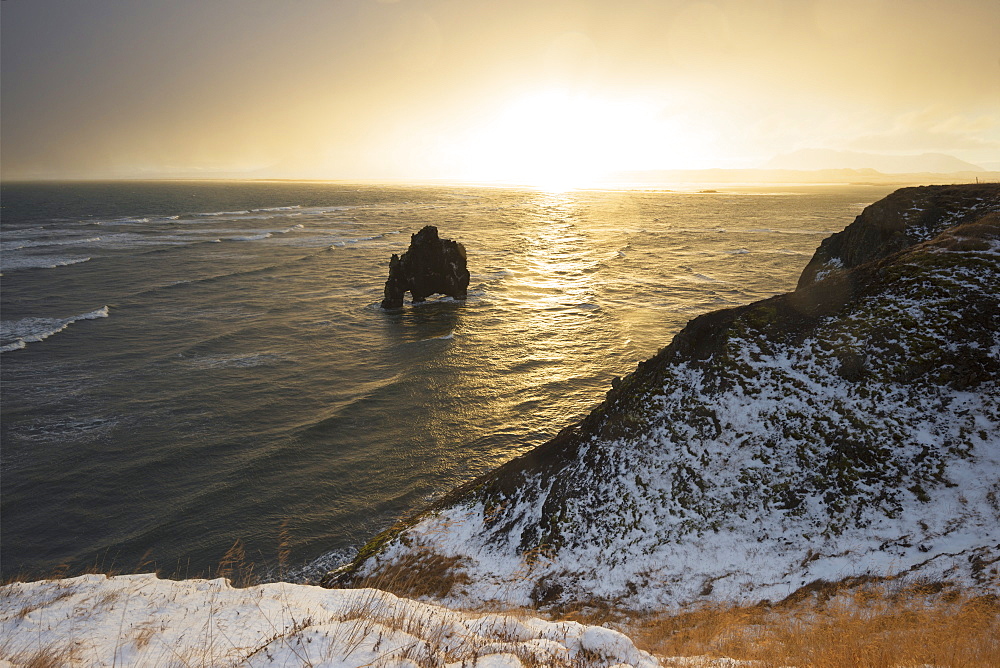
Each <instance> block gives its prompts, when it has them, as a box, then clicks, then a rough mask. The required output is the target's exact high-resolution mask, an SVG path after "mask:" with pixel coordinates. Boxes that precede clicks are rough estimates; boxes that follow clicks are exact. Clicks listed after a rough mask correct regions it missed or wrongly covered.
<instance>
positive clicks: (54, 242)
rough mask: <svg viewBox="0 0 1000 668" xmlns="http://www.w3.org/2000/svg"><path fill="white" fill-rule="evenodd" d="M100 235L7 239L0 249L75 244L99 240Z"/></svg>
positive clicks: (0, 245) (0, 244)
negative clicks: (47, 238) (68, 237)
mask: <svg viewBox="0 0 1000 668" xmlns="http://www.w3.org/2000/svg"><path fill="white" fill-rule="evenodd" d="M100 240H101V238H100V237H90V238H89V239H53V240H46V241H31V240H29V241H8V242H7V243H0V250H4V251H8V250H21V249H22V248H39V247H43V246H76V245H80V244H89V243H93V242H95V241H100Z"/></svg>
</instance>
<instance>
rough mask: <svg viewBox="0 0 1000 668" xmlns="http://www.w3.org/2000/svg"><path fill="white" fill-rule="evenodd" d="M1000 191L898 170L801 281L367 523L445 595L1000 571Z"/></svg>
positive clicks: (624, 592) (671, 595)
mask: <svg viewBox="0 0 1000 668" xmlns="http://www.w3.org/2000/svg"><path fill="white" fill-rule="evenodd" d="M998 383H1000V186H998V185H982V186H971V185H970V186H947V187H924V188H907V189H903V190H900V191H897V192H896V193H894V194H892V195H890V196H889V197H887V198H886V199H884V200H882V201H880V202H878V203H876V204H873V205H872V206H870V207H868V208H867V209H865V211H864V213H862V214H861V216H859V217H858V219H857V220H856V221H855V222H854V223H853V224H852V225H850V226H849V227H848V228H847V229H845V230H844V231H843V232H841V233H840V234H837V235H834V236H832V237H830V238H829V239H827V240H826V241H824V242H823V244H822V246H821V247H820V249H819V250H818V251H817V252H816V255H815V256H814V258H813V259H812V261H811V262H810V263H809V265H808V266H807V268H806V270H805V271H804V272H803V276H802V279H801V281H800V283H799V287H798V288H797V290H796V291H795V292H793V293H790V294H786V295H781V296H778V297H774V298H772V299H768V300H764V301H761V302H757V303H754V304H750V305H747V306H743V307H739V308H735V309H728V310H724V311H717V312H714V313H709V314H706V315H703V316H701V317H699V318H696V319H695V320H693V321H691V322H690V323H689V324H688V326H687V327H686V328H685V329H684V330H682V331H681V332H680V333H679V334H678V335H677V336H676V337H675V338H674V340H673V342H672V343H671V344H670V345H669V346H667V347H666V348H664V349H663V350H661V351H660V352H659V353H658V354H657V355H656V356H654V357H653V358H651V359H649V360H647V361H645V362H643V363H641V364H639V366H638V368H637V369H636V370H635V372H633V373H632V374H630V375H628V376H627V377H625V378H624V379H622V380H620V381H617V382H616V383H615V386H614V388H613V389H612V390H611V391H610V392H608V395H607V398H606V399H605V401H604V402H603V403H602V404H601V405H600V406H598V407H597V408H596V409H595V410H594V411H593V412H592V413H591V414H590V415H589V416H588V417H587V418H586V419H585V420H583V421H582V422H580V423H579V424H575V425H571V426H569V427H567V428H566V429H564V430H563V431H562V432H561V433H560V434H559V435H558V436H556V437H555V438H554V439H553V440H551V441H550V442H548V443H546V444H544V445H542V446H540V447H539V448H537V449H535V450H533V451H531V452H529V453H528V454H526V455H524V456H522V457H519V458H517V459H515V460H513V461H511V462H509V463H507V464H506V465H504V466H503V467H500V468H499V469H497V470H496V471H494V472H492V473H490V474H488V475H486V476H484V477H482V478H480V479H477V480H475V481H473V482H471V483H469V484H467V485H465V486H463V487H461V488H459V489H457V490H455V491H454V492H452V493H451V494H449V495H448V496H447V497H446V498H445V499H444V500H443V501H442V502H440V503H439V504H437V505H436V506H435V507H434V508H432V509H429V510H428V511H426V512H424V513H422V514H420V515H419V516H417V517H415V518H413V519H412V520H410V521H408V522H405V523H402V524H400V525H399V526H397V527H394V528H393V529H391V530H389V531H387V532H385V533H384V534H382V535H380V536H379V537H377V538H376V539H375V540H374V541H372V543H370V544H369V545H368V546H366V547H365V549H363V550H362V551H361V553H360V554H359V555H358V558H357V560H356V561H355V562H354V564H352V565H351V566H350V567H349V568H347V569H344V570H343V571H342V572H340V573H337V574H332V575H331V576H330V578H328V580H327V582H328V583H334V582H335V581H337V579H338V578H340V579H341V580H344V579H350V578H352V577H358V576H359V575H365V574H373V573H377V572H379V571H380V570H381V569H384V568H386V567H388V566H393V565H396V566H398V565H400V564H404V565H407V566H408V567H410V568H413V569H416V570H419V569H420V567H421V564H427V563H432V562H433V563H435V564H438V565H440V564H442V563H446V564H449V565H450V567H451V568H452V569H454V570H456V571H460V572H461V573H462V577H459V578H457V579H456V582H459V583H464V584H457V585H456V586H455V587H454V588H453V589H452V591H451V592H450V593H449V596H450V597H452V598H454V599H457V600H460V601H462V602H464V603H476V602H483V601H489V600H501V601H505V602H510V603H516V604H531V603H533V604H538V605H550V604H559V603H567V602H571V601H589V602H592V601H607V602H612V603H615V604H618V605H626V606H630V607H634V608H644V607H654V606H663V605H670V604H673V603H678V602H687V601H691V600H694V599H697V598H705V597H716V598H727V599H738V600H744V601H746V600H759V599H763V598H772V599H773V598H780V597H783V596H786V595H788V594H790V593H792V592H794V591H795V590H796V589H798V588H799V587H801V586H803V585H806V584H807V583H809V582H812V581H814V580H817V579H825V580H839V579H842V578H845V577H849V576H856V575H877V576H894V575H896V574H900V573H914V574H920V575H922V576H926V577H932V578H942V577H947V578H958V579H962V580H965V581H966V582H967V583H969V584H973V585H978V586H984V587H996V586H1000V577H998V565H1000V386H998Z"/></svg>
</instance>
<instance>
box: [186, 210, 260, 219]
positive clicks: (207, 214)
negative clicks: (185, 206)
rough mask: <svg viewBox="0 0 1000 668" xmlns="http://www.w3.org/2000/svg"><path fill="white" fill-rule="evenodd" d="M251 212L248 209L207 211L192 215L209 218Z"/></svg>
mask: <svg viewBox="0 0 1000 668" xmlns="http://www.w3.org/2000/svg"><path fill="white" fill-rule="evenodd" d="M247 213H250V212H249V211H247V210H243V211H206V212H204V213H192V214H191V215H192V216H198V217H199V218H208V217H211V216H242V215H244V214H247Z"/></svg>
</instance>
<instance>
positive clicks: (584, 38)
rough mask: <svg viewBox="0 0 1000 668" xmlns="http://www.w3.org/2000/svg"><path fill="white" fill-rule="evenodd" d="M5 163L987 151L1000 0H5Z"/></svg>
mask: <svg viewBox="0 0 1000 668" xmlns="http://www.w3.org/2000/svg"><path fill="white" fill-rule="evenodd" d="M0 27H2V40H0V45H2V46H0V48H2V59H0V66H2V79H0V84H2V97H0V104H2V117H0V118H2V154H0V160H2V163H0V164H2V169H3V176H4V178H37V177H42V178H61V177H73V178H75V177H153V176H178V175H203V176H212V175H227V176H236V175H239V174H243V175H245V176H247V177H305V178H379V177H458V178H469V179H487V178H511V179H515V180H516V179H517V178H519V177H520V176H523V175H529V176H530V175H532V174H538V175H543V174H545V173H548V172H553V171H560V170H562V171H565V172H573V173H576V172H578V173H579V175H580V176H587V175H591V174H592V173H596V172H597V171H602V170H607V169H652V168H663V169H670V168H703V167H749V166H757V165H759V164H763V163H764V162H766V161H767V160H768V159H769V158H771V157H772V156H774V155H777V154H781V153H787V152H789V151H792V150H796V149H800V148H832V149H840V150H854V151H870V152H878V153H890V154H899V153H922V152H943V153H949V154H952V155H955V156H957V157H959V158H962V159H964V160H968V161H970V162H973V163H976V164H979V165H981V166H985V167H988V168H993V169H1000V2H998V1H997V0H948V1H947V2H945V1H943V0H936V1H928V0H761V1H759V2H757V1H751V0H731V1H725V0H723V1H719V2H681V1H668V0H665V1H661V2H654V1H648V0H647V1H638V0H613V1H605V0H566V1H547V0H399V1H398V2H388V1H378V0H283V1H278V0H4V1H3V2H2V3H0Z"/></svg>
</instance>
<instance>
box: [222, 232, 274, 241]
mask: <svg viewBox="0 0 1000 668" xmlns="http://www.w3.org/2000/svg"><path fill="white" fill-rule="evenodd" d="M272 236H274V235H272V234H271V233H270V232H261V233H260V234H248V235H246V236H242V237H229V240H230V241H263V240H264V239H269V238H270V237H272Z"/></svg>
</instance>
